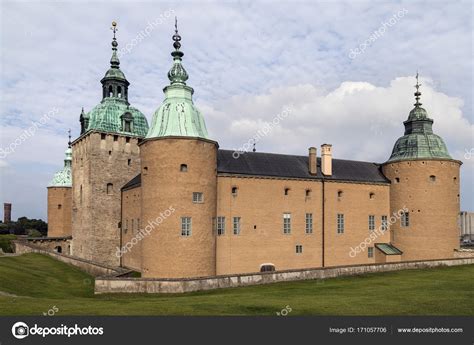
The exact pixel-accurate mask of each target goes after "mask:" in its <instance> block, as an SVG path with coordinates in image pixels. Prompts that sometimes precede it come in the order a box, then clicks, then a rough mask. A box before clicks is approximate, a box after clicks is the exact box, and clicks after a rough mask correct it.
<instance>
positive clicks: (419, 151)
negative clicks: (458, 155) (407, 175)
mask: <svg viewBox="0 0 474 345" xmlns="http://www.w3.org/2000/svg"><path fill="white" fill-rule="evenodd" d="M415 87H416V92H415V96H416V103H415V108H414V109H412V111H410V114H409V116H408V119H407V120H406V121H405V122H403V124H404V125H405V133H404V135H403V136H402V137H401V138H399V139H398V140H397V142H396V143H395V146H394V147H393V150H392V155H391V156H390V158H389V160H388V162H395V161H401V160H413V159H452V158H451V156H450V155H449V153H448V149H447V148H446V144H445V143H444V141H443V139H442V138H441V137H440V136H439V135H436V134H434V133H433V120H432V119H430V118H429V117H428V113H427V111H426V110H425V109H424V108H422V107H421V103H420V102H419V100H420V95H421V92H419V87H420V85H419V84H418V75H417V84H416V86H415Z"/></svg>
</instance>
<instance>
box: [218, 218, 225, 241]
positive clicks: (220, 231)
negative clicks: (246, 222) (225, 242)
mask: <svg viewBox="0 0 474 345" xmlns="http://www.w3.org/2000/svg"><path fill="white" fill-rule="evenodd" d="M216 232H217V236H224V235H225V217H222V216H219V217H217V219H216Z"/></svg>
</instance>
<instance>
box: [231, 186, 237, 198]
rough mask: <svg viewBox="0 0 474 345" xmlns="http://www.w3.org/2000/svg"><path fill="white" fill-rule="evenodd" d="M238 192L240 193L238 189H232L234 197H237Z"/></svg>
mask: <svg viewBox="0 0 474 345" xmlns="http://www.w3.org/2000/svg"><path fill="white" fill-rule="evenodd" d="M237 191H238V188H237V187H232V196H237Z"/></svg>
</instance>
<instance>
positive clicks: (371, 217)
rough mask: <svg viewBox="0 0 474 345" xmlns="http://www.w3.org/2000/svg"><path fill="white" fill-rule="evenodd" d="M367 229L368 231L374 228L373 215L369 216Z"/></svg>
mask: <svg viewBox="0 0 474 345" xmlns="http://www.w3.org/2000/svg"><path fill="white" fill-rule="evenodd" d="M369 230H370V231H374V230H375V216H373V215H370V216H369Z"/></svg>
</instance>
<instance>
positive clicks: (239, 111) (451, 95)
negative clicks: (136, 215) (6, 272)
mask: <svg viewBox="0 0 474 345" xmlns="http://www.w3.org/2000/svg"><path fill="white" fill-rule="evenodd" d="M0 6H1V28H0V30H1V32H0V38H1V42H0V44H1V57H0V68H1V70H0V88H1V91H0V92H1V99H0V202H1V203H3V202H11V203H13V212H12V213H13V215H12V217H13V219H16V218H17V217H20V216H28V217H31V218H42V219H46V199H47V189H46V186H47V184H48V182H49V181H50V180H51V179H52V177H53V175H54V173H55V172H56V171H58V170H60V169H61V168H62V165H63V159H64V150H65V149H66V147H67V130H68V129H69V128H71V130H72V135H73V138H76V137H78V135H79V132H80V124H79V114H80V112H81V108H82V107H84V109H85V111H89V110H90V109H92V108H93V107H94V106H95V105H96V104H98V103H99V102H100V100H101V96H102V92H101V84H100V79H101V78H102V77H103V76H104V74H105V72H106V71H107V69H108V68H109V61H110V56H111V45H110V43H111V39H112V32H111V30H110V26H111V22H112V21H116V22H117V23H118V32H117V40H118V43H119V47H118V48H119V51H120V61H121V65H120V66H121V69H122V71H123V72H124V73H125V75H126V77H127V79H128V81H129V82H130V84H131V85H130V87H129V101H130V103H131V104H132V105H133V106H134V107H136V108H138V109H139V110H141V111H142V112H143V113H144V114H145V115H146V116H147V118H148V121H149V122H151V118H152V116H153V113H154V111H155V110H156V109H157V108H158V107H159V106H160V104H161V102H162V101H163V92H162V89H163V87H164V86H166V85H167V84H168V83H169V81H168V79H167V76H166V75H167V72H168V70H169V68H170V67H171V65H172V58H171V56H170V52H171V51H172V40H171V36H172V35H173V33H174V31H173V30H174V16H177V17H178V26H179V32H180V35H181V36H182V41H181V43H182V48H181V50H182V51H183V52H184V58H183V65H184V66H185V68H186V70H187V72H188V74H189V76H190V77H189V80H188V82H187V84H188V85H189V86H191V87H193V88H194V102H195V104H196V106H197V107H198V108H199V109H200V110H201V112H202V114H203V116H204V118H205V121H206V124H207V128H208V131H209V136H210V138H212V139H214V140H216V141H218V142H219V145H220V148H224V149H241V148H243V149H245V148H247V147H248V146H249V144H248V143H250V142H251V141H252V138H255V137H257V138H258V140H257V144H256V149H257V151H260V152H275V153H287V154H298V155H306V154H307V153H308V147H310V146H316V147H318V148H319V147H320V145H321V144H323V143H330V144H332V145H333V154H334V157H335V158H339V159H354V160H364V161H371V162H378V163H383V162H385V161H386V160H387V159H388V158H389V157H390V153H391V151H392V148H393V144H394V143H395V141H396V140H397V138H398V137H400V136H401V135H403V130H404V128H403V121H405V120H406V119H407V117H408V113H409V111H410V110H411V109H412V108H413V103H414V101H415V100H414V96H413V93H414V91H415V89H414V85H415V82H416V81H415V74H416V72H417V71H418V72H419V74H420V83H421V84H422V86H421V89H420V90H421V92H422V96H421V102H422V103H423V107H424V108H425V109H426V110H427V111H428V114H429V116H430V117H431V118H433V119H434V126H433V128H434V131H435V133H437V134H438V135H440V136H441V137H442V138H443V139H444V141H445V142H446V144H447V147H448V149H449V152H450V154H451V156H452V157H453V158H454V159H457V160H460V161H462V162H463V165H462V168H461V209H462V210H468V211H474V119H473V100H472V98H473V66H472V61H473V47H472V42H473V32H472V29H473V27H472V26H473V17H472V16H473V9H472V6H473V5H472V3H471V1H457V2H454V1H426V2H425V1H406V2H405V1H392V2H385V1H371V2H366V1H360V0H359V1H357V0H356V1H322V2H317V1H311V2H309V1H308V2H304V1H302V2H295V1H291V2H290V1H283V2H276V1H249V2H246V1H242V2H229V1H227V2H222V1H221V2H212V1H184V2H179V3H178V2H146V1H140V2H132V1H128V2H126V1H119V2H111V1H107V2H101V1H98V2H94V1H87V2H85V1H75V2H67V1H54V2H41V3H40V2H39V1H27V2H26V1H16V2H13V1H2V2H1V5H0ZM275 118H280V119H281V120H280V121H278V122H279V123H278V125H271V126H268V123H273V120H274V119H275ZM263 128H269V130H265V134H264V135H262V130H263ZM25 130H27V131H28V130H29V132H26V133H25ZM15 142H16V144H15ZM12 145H13V146H12ZM11 147H13V150H10V151H9V152H7V151H6V149H7V148H11ZM318 152H319V150H318ZM0 216H1V217H2V219H3V208H1V209H0Z"/></svg>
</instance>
